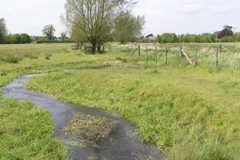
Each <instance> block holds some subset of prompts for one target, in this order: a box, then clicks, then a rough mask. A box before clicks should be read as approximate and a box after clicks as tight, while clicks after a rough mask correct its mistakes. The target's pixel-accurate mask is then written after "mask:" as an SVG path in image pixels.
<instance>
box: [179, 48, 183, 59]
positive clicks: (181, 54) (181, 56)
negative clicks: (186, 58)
mask: <svg viewBox="0 0 240 160" xmlns="http://www.w3.org/2000/svg"><path fill="white" fill-rule="evenodd" d="M182 49H183V47H180V58H181V59H182V58H183V53H182Z"/></svg>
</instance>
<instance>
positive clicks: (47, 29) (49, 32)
mask: <svg viewBox="0 0 240 160" xmlns="http://www.w3.org/2000/svg"><path fill="white" fill-rule="evenodd" d="M55 31H56V30H55V28H54V27H53V25H52V24H48V25H45V26H44V28H43V30H42V32H43V34H44V35H46V36H47V38H48V40H49V41H52V40H53V38H54V32H55Z"/></svg>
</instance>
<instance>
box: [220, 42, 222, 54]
mask: <svg viewBox="0 0 240 160" xmlns="http://www.w3.org/2000/svg"><path fill="white" fill-rule="evenodd" d="M219 48H220V49H219V52H220V53H222V44H220V46H219Z"/></svg>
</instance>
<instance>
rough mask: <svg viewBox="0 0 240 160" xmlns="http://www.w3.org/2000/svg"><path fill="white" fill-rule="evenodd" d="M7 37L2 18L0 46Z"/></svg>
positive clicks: (0, 21)
mask: <svg viewBox="0 0 240 160" xmlns="http://www.w3.org/2000/svg"><path fill="white" fill-rule="evenodd" d="M6 36H7V27H6V23H5V20H4V19H3V18H1V19H0V44H1V43H5V38H6Z"/></svg>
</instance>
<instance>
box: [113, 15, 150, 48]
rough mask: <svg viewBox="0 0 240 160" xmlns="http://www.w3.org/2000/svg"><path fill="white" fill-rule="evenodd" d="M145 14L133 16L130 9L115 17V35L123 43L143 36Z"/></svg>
mask: <svg viewBox="0 0 240 160" xmlns="http://www.w3.org/2000/svg"><path fill="white" fill-rule="evenodd" d="M144 23H145V18H144V17H143V16H136V17H135V16H133V15H132V14H131V12H130V11H125V12H122V13H120V14H119V15H118V16H117V17H116V19H115V23H114V24H115V27H114V35H115V38H116V39H117V40H118V41H120V42H121V43H125V42H133V41H135V39H136V38H137V37H141V36H142V29H143V25H144Z"/></svg>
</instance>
